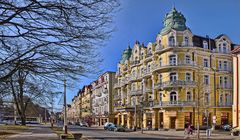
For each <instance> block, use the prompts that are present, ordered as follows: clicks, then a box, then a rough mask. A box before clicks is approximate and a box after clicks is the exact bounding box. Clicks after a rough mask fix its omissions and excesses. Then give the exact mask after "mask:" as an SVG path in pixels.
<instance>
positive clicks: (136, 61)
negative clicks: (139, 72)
mask: <svg viewBox="0 0 240 140" xmlns="http://www.w3.org/2000/svg"><path fill="white" fill-rule="evenodd" d="M139 63H140V61H139V60H135V61H132V62H131V66H136V65H138V64H139Z"/></svg>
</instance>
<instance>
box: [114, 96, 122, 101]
mask: <svg viewBox="0 0 240 140" xmlns="http://www.w3.org/2000/svg"><path fill="white" fill-rule="evenodd" d="M113 99H114V100H120V99H121V95H114V97H113Z"/></svg>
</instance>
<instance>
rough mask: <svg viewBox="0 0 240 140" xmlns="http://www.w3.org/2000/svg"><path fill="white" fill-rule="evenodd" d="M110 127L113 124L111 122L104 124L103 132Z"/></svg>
mask: <svg viewBox="0 0 240 140" xmlns="http://www.w3.org/2000/svg"><path fill="white" fill-rule="evenodd" d="M111 125H113V123H111V122H106V123H105V124H104V126H103V128H104V130H108V127H109V126H111Z"/></svg>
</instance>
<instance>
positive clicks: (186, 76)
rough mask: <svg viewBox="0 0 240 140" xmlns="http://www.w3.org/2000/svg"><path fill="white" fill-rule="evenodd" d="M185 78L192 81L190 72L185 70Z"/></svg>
mask: <svg viewBox="0 0 240 140" xmlns="http://www.w3.org/2000/svg"><path fill="white" fill-rule="evenodd" d="M188 76H190V77H188ZM185 80H186V81H192V73H190V72H186V73H185Z"/></svg>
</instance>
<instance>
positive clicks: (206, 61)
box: [203, 58, 209, 67]
mask: <svg viewBox="0 0 240 140" xmlns="http://www.w3.org/2000/svg"><path fill="white" fill-rule="evenodd" d="M203 66H204V67H209V66H208V59H206V58H205V59H203Z"/></svg>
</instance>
